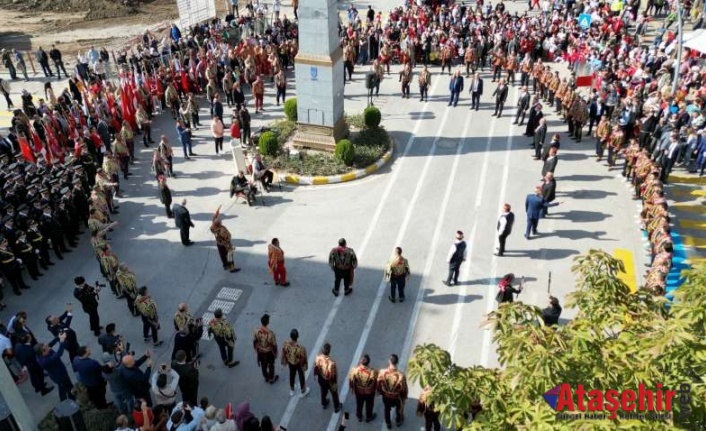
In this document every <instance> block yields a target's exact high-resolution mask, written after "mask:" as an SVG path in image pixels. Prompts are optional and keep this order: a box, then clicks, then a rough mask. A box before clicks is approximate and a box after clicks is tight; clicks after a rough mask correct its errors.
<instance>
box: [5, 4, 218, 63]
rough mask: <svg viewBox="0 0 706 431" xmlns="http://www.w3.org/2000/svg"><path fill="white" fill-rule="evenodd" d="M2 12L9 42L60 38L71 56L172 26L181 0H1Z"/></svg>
mask: <svg viewBox="0 0 706 431" xmlns="http://www.w3.org/2000/svg"><path fill="white" fill-rule="evenodd" d="M219 3H222V2H221V1H218V0H217V1H216V4H217V5H218V4H219ZM0 16H2V17H3V22H5V23H7V24H9V25H7V26H4V28H3V30H0V46H2V47H3V48H16V49H20V50H28V51H29V50H32V51H33V50H35V49H37V47H39V46H42V47H45V49H46V48H47V47H49V46H51V45H52V44H57V47H58V48H59V49H61V51H62V52H63V53H64V55H65V58H69V59H70V58H71V57H72V56H73V55H74V54H75V53H76V52H78V51H79V50H80V51H85V50H86V49H87V48H88V47H89V46H91V45H95V46H96V47H97V48H98V47H102V46H105V47H106V48H108V50H111V49H117V48H119V47H122V46H124V45H126V44H127V43H128V42H129V41H130V40H131V39H133V38H135V37H137V36H139V35H141V34H142V33H143V32H144V31H146V30H151V31H155V30H158V29H161V28H166V27H167V26H168V24H169V22H170V21H172V20H174V19H176V18H178V10H177V7H176V1H175V0H149V1H136V0H128V1H124V0H61V1H57V0H0ZM9 29H12V30H9Z"/></svg>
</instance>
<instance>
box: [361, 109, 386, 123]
mask: <svg viewBox="0 0 706 431" xmlns="http://www.w3.org/2000/svg"><path fill="white" fill-rule="evenodd" d="M380 120H382V114H380V110H379V109H378V108H376V107H374V106H368V107H367V108H365V110H364V111H363V122H365V126H366V127H370V128H375V127H377V126H379V125H380Z"/></svg>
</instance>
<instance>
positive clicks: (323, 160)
mask: <svg viewBox="0 0 706 431" xmlns="http://www.w3.org/2000/svg"><path fill="white" fill-rule="evenodd" d="M285 112H286V109H285ZM290 118H291V117H290ZM380 119H381V114H380V111H379V110H378V109H377V108H374V107H372V108H366V110H365V111H364V113H363V114H362V115H358V116H352V117H346V126H347V127H346V129H347V139H341V140H339V141H338V142H337V143H336V146H335V148H334V152H333V153H331V152H328V151H322V150H320V149H314V148H295V146H294V143H293V136H295V135H296V130H297V123H296V122H295V121H292V120H291V119H286V120H285V119H282V120H277V121H275V122H273V123H272V124H271V125H270V126H269V127H265V128H262V129H261V130H260V131H259V132H258V133H256V134H255V135H254V136H253V144H254V145H252V146H251V147H247V148H244V149H241V148H237V149H236V148H234V159H235V162H236V166H237V169H238V170H245V169H243V168H242V166H247V164H248V163H247V161H248V160H249V159H250V158H251V156H252V154H253V153H255V152H258V153H259V154H261V155H262V156H263V159H264V162H265V165H267V166H268V167H270V168H271V169H272V170H274V171H275V172H276V173H277V176H278V178H279V180H280V181H282V182H285V183H288V184H297V185H324V184H336V183H343V182H348V181H353V180H356V179H359V178H363V177H366V176H368V175H370V174H372V173H373V172H376V171H377V170H379V169H380V168H381V167H382V166H384V165H385V164H386V163H387V162H389V161H390V159H391V158H392V155H393V153H394V145H393V140H392V138H391V136H390V134H389V133H388V132H387V131H386V130H385V129H384V128H383V127H381V126H380ZM237 153H240V154H237ZM246 169H247V168H246Z"/></svg>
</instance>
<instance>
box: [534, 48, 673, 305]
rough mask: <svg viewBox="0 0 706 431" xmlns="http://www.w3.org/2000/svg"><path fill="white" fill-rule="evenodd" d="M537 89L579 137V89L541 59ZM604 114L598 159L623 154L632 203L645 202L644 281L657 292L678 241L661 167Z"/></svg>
mask: <svg viewBox="0 0 706 431" xmlns="http://www.w3.org/2000/svg"><path fill="white" fill-rule="evenodd" d="M533 77H534V83H535V85H536V91H537V92H538V94H539V95H540V97H543V98H545V100H547V101H548V103H549V104H552V105H553V104H556V110H557V112H561V111H563V115H564V118H565V120H566V121H567V122H568V124H569V134H570V135H571V136H573V137H574V138H575V139H576V140H577V141H580V139H581V128H582V127H583V125H584V124H585V122H586V120H587V117H588V106H587V101H585V100H582V99H581V98H580V97H579V96H578V94H577V93H576V91H575V81H574V79H573V76H572V78H571V79H569V80H567V79H566V78H564V79H560V78H559V74H558V72H552V71H551V70H550V68H549V67H548V66H543V65H542V64H541V60H538V61H537V63H536V64H535V65H534V69H533ZM602 114H603V115H601V117H600V120H599V123H598V126H597V128H596V160H597V161H600V160H601V159H602V158H603V154H604V151H605V150H606V149H607V150H608V165H609V166H610V167H613V166H615V165H616V163H617V159H618V156H619V155H620V154H622V155H623V156H624V163H623V168H622V175H623V177H625V178H626V179H627V180H629V181H630V182H631V184H632V185H633V188H634V196H633V197H634V199H641V200H642V203H643V209H642V212H641V218H642V226H643V229H644V230H645V231H646V232H647V239H648V241H649V247H650V250H649V252H650V256H651V266H650V269H649V270H648V272H647V275H646V278H645V287H646V288H648V289H650V290H651V291H652V292H654V293H655V294H658V295H661V294H664V292H665V287H666V279H667V274H668V273H669V271H670V269H671V267H672V258H673V252H674V242H673V239H672V236H671V231H670V227H669V223H670V219H669V208H668V205H667V199H666V197H665V195H664V188H663V183H662V181H661V175H660V174H661V169H662V168H661V166H660V165H659V164H658V163H657V162H655V160H654V157H652V154H650V148H649V147H648V145H647V142H644V141H642V140H638V139H635V138H634V136H633V134H634V132H635V131H634V130H633V133H628V131H627V130H626V126H627V125H626V124H625V122H624V121H623V120H619V121H611V116H610V112H608V111H605V112H603V113H602Z"/></svg>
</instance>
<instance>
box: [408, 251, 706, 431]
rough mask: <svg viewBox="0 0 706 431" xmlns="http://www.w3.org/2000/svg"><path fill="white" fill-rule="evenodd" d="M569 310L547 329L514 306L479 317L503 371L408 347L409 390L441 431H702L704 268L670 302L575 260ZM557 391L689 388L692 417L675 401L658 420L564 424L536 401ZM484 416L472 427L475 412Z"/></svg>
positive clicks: (614, 269) (538, 317)
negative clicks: (421, 397)
mask: <svg viewBox="0 0 706 431" xmlns="http://www.w3.org/2000/svg"><path fill="white" fill-rule="evenodd" d="M572 272H573V273H574V274H575V276H576V287H575V291H574V292H572V293H571V294H569V295H568V297H567V301H566V305H568V306H569V307H572V308H576V309H577V310H578V313H577V315H576V317H575V318H573V319H572V320H571V321H570V322H568V323H567V324H565V325H560V326H551V327H550V326H545V325H544V322H543V319H542V310H541V309H540V308H538V307H536V306H533V305H528V304H523V303H522V302H514V303H508V304H501V305H500V306H499V308H498V310H497V311H494V312H492V313H490V314H489V315H487V316H486V320H485V321H484V322H483V324H484V325H488V326H489V327H490V329H491V330H492V331H493V341H494V342H495V343H496V345H497V355H498V360H499V363H500V364H501V368H499V369H498V368H484V367H481V366H472V367H468V368H464V367H460V366H458V365H456V364H454V363H453V361H452V359H451V355H450V354H449V353H448V352H446V351H444V350H443V349H441V348H439V347H438V346H436V345H433V344H425V345H419V346H417V347H416V348H415V350H414V353H413V356H412V358H411V359H410V362H409V365H408V368H407V370H408V374H409V377H410V379H411V380H412V381H414V382H417V383H418V384H419V385H420V386H422V387H427V386H430V387H431V388H432V390H431V392H430V394H429V395H428V396H427V401H428V402H430V403H433V404H434V406H435V407H436V409H437V410H438V411H439V412H440V414H441V419H442V422H443V423H444V425H445V426H446V427H449V428H450V427H452V426H455V428H456V429H457V430H460V429H464V430H467V429H468V430H475V429H478V430H480V429H482V430H503V431H505V430H508V431H509V430H614V429H621V430H622V429H630V430H667V429H706V390H705V389H704V385H703V382H704V376H705V375H706V267H697V268H693V269H690V270H688V271H685V272H684V274H683V276H684V277H685V282H684V283H683V285H682V286H681V287H680V288H679V289H678V290H677V291H676V293H675V298H674V300H673V302H669V301H668V300H667V299H665V298H664V297H661V296H654V295H653V294H652V293H650V292H649V291H647V290H645V289H642V288H641V289H638V291H637V292H635V293H631V292H630V289H629V288H628V286H627V285H626V284H625V283H623V282H622V281H621V280H620V279H619V278H618V274H619V273H620V272H624V267H623V264H622V262H621V261H619V260H617V259H615V258H613V257H612V256H611V255H610V254H608V253H606V252H603V251H600V250H591V251H589V252H588V253H587V254H586V255H582V256H578V257H577V258H575V265H574V266H573V267H572ZM562 383H568V384H569V385H571V386H572V387H574V388H575V387H576V386H577V385H579V384H581V385H583V386H584V387H585V388H586V390H589V389H599V390H602V391H605V390H608V389H615V390H617V391H622V390H626V389H628V390H637V388H638V385H640V384H643V385H644V386H645V387H646V388H655V387H656V385H657V384H661V385H662V387H663V388H664V389H665V390H666V389H670V390H674V389H677V388H679V387H680V385H682V384H688V385H690V387H691V402H690V403H689V405H690V408H691V412H690V414H688V415H687V414H685V413H687V412H686V411H685V410H686V409H683V408H682V407H681V406H680V405H679V403H677V402H676V401H675V409H674V414H673V415H671V417H670V418H668V419H666V420H662V421H647V420H635V419H625V418H621V417H619V416H618V417H616V418H615V419H612V420H609V419H605V420H587V419H583V418H581V419H575V420H562V419H558V418H557V417H556V414H557V412H556V411H554V410H553V409H552V408H551V407H550V406H549V404H548V403H546V402H545V401H544V399H543V397H542V395H543V394H544V393H545V392H547V391H548V390H550V389H552V388H554V387H555V386H557V385H560V384H562ZM474 404H475V405H476V406H477V405H478V404H480V406H482V411H481V412H480V413H478V414H477V415H476V416H475V420H471V419H470V417H469V415H468V414H467V412H469V411H471V410H472V407H473V405H474Z"/></svg>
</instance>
